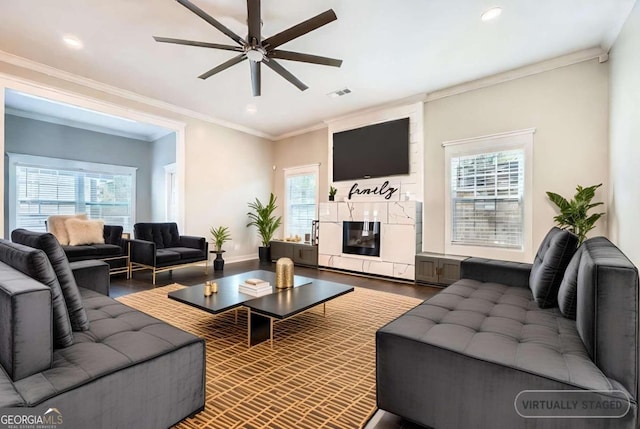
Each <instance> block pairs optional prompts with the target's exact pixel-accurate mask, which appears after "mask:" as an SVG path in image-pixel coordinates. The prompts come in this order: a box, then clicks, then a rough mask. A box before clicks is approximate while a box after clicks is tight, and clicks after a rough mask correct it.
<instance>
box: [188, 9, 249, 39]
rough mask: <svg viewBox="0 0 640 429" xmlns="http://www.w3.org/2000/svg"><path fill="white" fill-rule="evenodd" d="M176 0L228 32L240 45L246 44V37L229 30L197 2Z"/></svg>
mask: <svg viewBox="0 0 640 429" xmlns="http://www.w3.org/2000/svg"><path fill="white" fill-rule="evenodd" d="M176 1H177V2H178V3H180V4H181V5H182V6H184V7H186V8H187V9H189V10H190V11H191V12H193V13H195V14H196V15H198V16H199V17H200V18H202V19H204V20H205V21H207V22H208V23H209V24H211V25H213V26H214V27H215V28H217V29H218V30H220V31H221V32H223V33H224V34H226V35H227V36H229V37H230V38H231V39H233V40H235V41H236V42H237V43H238V44H239V45H241V46H244V44H245V41H244V39H243V38H242V37H240V36H238V35H237V34H236V33H234V32H233V31H231V30H229V29H228V28H227V27H225V26H224V25H223V24H222V23H220V22H219V21H217V20H216V19H214V18H213V17H212V16H211V15H209V14H208V13H206V12H205V11H204V10H202V9H200V8H199V7H198V6H196V5H195V4H193V3H191V2H190V1H189V0H176Z"/></svg>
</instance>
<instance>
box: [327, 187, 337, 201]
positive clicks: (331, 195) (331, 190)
mask: <svg viewBox="0 0 640 429" xmlns="http://www.w3.org/2000/svg"><path fill="white" fill-rule="evenodd" d="M336 192H338V190H337V189H336V188H334V187H333V186H329V201H335V199H336Z"/></svg>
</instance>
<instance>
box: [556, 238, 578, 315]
mask: <svg viewBox="0 0 640 429" xmlns="http://www.w3.org/2000/svg"><path fill="white" fill-rule="evenodd" d="M582 253H583V252H582V247H580V248H579V249H578V251H577V252H576V254H575V255H573V258H571V261H570V262H569V265H568V266H567V271H565V272H564V277H563V278H562V283H560V289H559V290H558V307H560V312H561V313H562V315H563V316H564V317H567V318H569V319H573V320H576V303H577V301H578V270H579V269H580V259H581V258H582Z"/></svg>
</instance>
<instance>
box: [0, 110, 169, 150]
mask: <svg viewBox="0 0 640 429" xmlns="http://www.w3.org/2000/svg"><path fill="white" fill-rule="evenodd" d="M4 112H5V113H6V114H7V115H13V116H18V117H20V118H26V119H33V120H36V121H42V122H48V123H50V124H56V125H63V126H67V127H72V128H80V129H82V130H87V131H93V132H96V133H102V134H110V135H113V136H118V137H125V138H128V139H135V140H142V141H146V142H153V141H156V140H158V139H159V138H161V137H164V136H166V135H167V134H170V133H171V132H172V131H171V130H169V129H167V130H166V132H164V133H161V132H156V133H154V134H152V135H149V134H144V133H135V132H126V131H120V130H114V129H113V128H109V127H103V126H100V125H92V124H87V123H85V122H82V121H75V120H73V119H64V118H57V117H54V116H50V115H46V114H43V113H36V112H28V111H24V110H20V109H14V108H13V107H6V106H5V108H4Z"/></svg>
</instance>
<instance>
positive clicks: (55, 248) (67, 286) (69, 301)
mask: <svg viewBox="0 0 640 429" xmlns="http://www.w3.org/2000/svg"><path fill="white" fill-rule="evenodd" d="M11 240H12V241H13V242H14V243H20V244H24V245H25V246H29V247H34V248H36V249H40V250H42V251H44V253H45V254H46V255H47V258H49V262H50V263H51V266H52V267H53V270H54V271H55V273H56V277H57V278H58V283H60V287H61V289H62V295H63V296H64V301H65V304H66V306H67V311H68V313H69V319H70V321H71V328H72V330H74V331H86V330H87V329H89V318H88V317H87V313H86V311H85V310H84V306H83V304H82V297H81V296H80V290H79V289H78V285H77V283H76V279H75V277H74V276H73V271H71V266H70V265H69V260H68V259H67V255H65V253H64V250H62V247H60V243H58V240H56V238H55V237H54V236H53V235H52V234H49V233H41V232H35V231H28V230H26V229H16V230H15V231H13V232H12V233H11Z"/></svg>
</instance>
